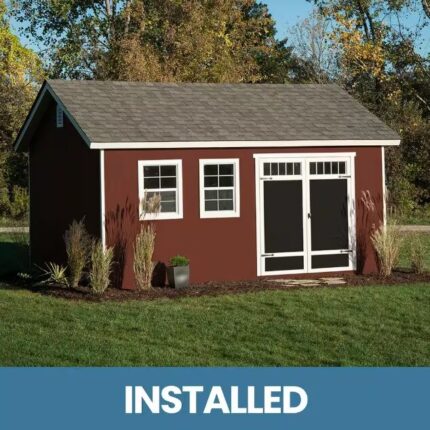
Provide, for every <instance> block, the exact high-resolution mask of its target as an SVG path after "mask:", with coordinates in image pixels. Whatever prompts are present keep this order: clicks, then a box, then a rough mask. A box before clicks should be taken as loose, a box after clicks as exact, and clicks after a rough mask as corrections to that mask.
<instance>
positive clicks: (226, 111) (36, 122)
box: [16, 80, 400, 288]
mask: <svg viewBox="0 0 430 430" xmlns="http://www.w3.org/2000/svg"><path fill="white" fill-rule="evenodd" d="M399 143H400V140H399V137H398V135H397V134H396V133H395V132H393V131H392V130H391V129H390V128H388V127H387V126H386V125H385V124H383V123H382V122H381V121H380V120H379V119H378V118H376V117H375V116H374V115H373V114H371V113H370V112H369V111H368V110H366V109H365V108H364V107H363V106H361V105H360V104H359V103H358V102H357V101H356V100H354V99H353V98H352V97H351V96H349V95H348V94H347V93H346V92H345V91H343V90H342V89H341V88H339V87H338V86H336V85H247V84H237V85H236V84H228V85H224V84H149V83H137V82H102V81H62V80H49V81H46V82H45V83H44V84H43V86H42V88H41V90H40V92H39V94H38V96H37V98H36V101H35V103H34V105H33V107H32V109H31V111H30V113H29V115H28V118H27V120H26V121H25V123H24V125H23V127H22V129H21V131H20V133H19V135H18V137H17V140H16V149H18V150H20V151H28V153H29V166H30V245H31V246H30V248H31V259H32V261H33V262H34V263H38V264H40V263H43V262H46V261H57V262H63V261H64V259H65V255H64V254H65V252H64V244H63V234H64V231H65V230H66V228H67V227H68V225H69V224H70V223H71V221H72V220H73V219H77V220H78V219H81V218H82V217H83V216H85V220H86V225H87V228H88V230H89V231H90V233H91V234H93V235H94V236H96V237H99V238H100V239H101V240H102V241H103V243H104V244H106V245H109V246H115V249H116V257H117V261H118V264H119V265H118V267H119V269H118V274H119V275H120V276H119V279H120V280H121V285H122V287H123V288H134V277H133V270H132V262H133V242H134V239H135V235H136V232H137V231H138V230H139V228H140V224H141V222H142V219H141V218H142V217H141V215H140V214H141V213H142V211H141V204H142V203H141V202H142V199H143V198H144V197H145V196H146V197H147V198H148V197H151V196H152V195H154V194H157V195H160V196H161V212H160V213H159V214H158V215H156V214H147V216H146V219H151V218H153V222H154V224H155V226H156V231H157V239H156V250H155V259H156V261H158V262H159V263H160V264H159V265H158V267H162V266H163V264H164V263H166V262H168V260H169V258H170V257H171V256H173V255H176V254H181V255H185V256H187V257H188V258H190V260H191V281H193V282H203V281H222V280H251V279H255V278H257V277H260V276H288V275H297V274H303V273H326V272H345V271H354V270H357V269H360V270H363V271H365V272H371V271H374V270H376V261H375V255H374V253H373V252H372V250H371V246H370V243H369V232H370V230H371V228H374V224H375V223H377V222H383V218H384V191H385V185H384V148H385V147H386V146H390V145H398V144H399ZM364 194H366V195H367V196H368V197H369V196H370V198H371V199H372V201H373V210H371V211H369V210H368V209H366V208H365V205H364V204H363V203H362V196H363V195H364ZM369 212H371V213H369Z"/></svg>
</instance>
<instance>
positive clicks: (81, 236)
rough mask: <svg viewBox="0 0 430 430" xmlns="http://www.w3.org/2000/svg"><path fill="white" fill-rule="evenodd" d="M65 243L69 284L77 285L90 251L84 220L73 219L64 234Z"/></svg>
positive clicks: (89, 241)
mask: <svg viewBox="0 0 430 430" xmlns="http://www.w3.org/2000/svg"><path fill="white" fill-rule="evenodd" d="M64 242H65V244H66V253H67V265H68V266H69V285H70V286H71V287H73V288H75V287H77V286H78V285H79V281H80V280H81V277H82V273H83V271H84V269H85V267H86V265H87V264H88V261H89V257H90V252H91V240H90V237H89V235H88V233H87V230H86V229H85V224H84V220H83V219H81V220H80V221H79V222H77V221H75V220H74V221H73V222H72V224H70V226H69V228H68V230H67V231H66V233H65V234H64Z"/></svg>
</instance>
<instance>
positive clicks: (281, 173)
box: [279, 163, 285, 175]
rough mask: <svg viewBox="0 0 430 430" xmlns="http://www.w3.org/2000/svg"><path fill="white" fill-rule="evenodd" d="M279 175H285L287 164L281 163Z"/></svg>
mask: <svg viewBox="0 0 430 430" xmlns="http://www.w3.org/2000/svg"><path fill="white" fill-rule="evenodd" d="M279 174H280V175H285V163H279Z"/></svg>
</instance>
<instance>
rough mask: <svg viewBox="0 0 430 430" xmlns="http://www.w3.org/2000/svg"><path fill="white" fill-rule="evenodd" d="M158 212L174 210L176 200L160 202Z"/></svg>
mask: <svg viewBox="0 0 430 430" xmlns="http://www.w3.org/2000/svg"><path fill="white" fill-rule="evenodd" d="M160 212H163V213H166V212H176V202H161V210H160Z"/></svg>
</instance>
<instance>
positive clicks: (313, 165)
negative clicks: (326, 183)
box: [311, 163, 317, 175]
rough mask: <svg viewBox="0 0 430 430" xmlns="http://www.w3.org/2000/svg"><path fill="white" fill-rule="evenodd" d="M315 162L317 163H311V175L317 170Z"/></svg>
mask: <svg viewBox="0 0 430 430" xmlns="http://www.w3.org/2000/svg"><path fill="white" fill-rule="evenodd" d="M316 164H317V163H311V175H315V173H316V172H317V169H316Z"/></svg>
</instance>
